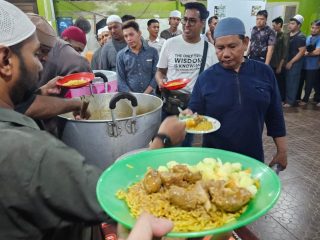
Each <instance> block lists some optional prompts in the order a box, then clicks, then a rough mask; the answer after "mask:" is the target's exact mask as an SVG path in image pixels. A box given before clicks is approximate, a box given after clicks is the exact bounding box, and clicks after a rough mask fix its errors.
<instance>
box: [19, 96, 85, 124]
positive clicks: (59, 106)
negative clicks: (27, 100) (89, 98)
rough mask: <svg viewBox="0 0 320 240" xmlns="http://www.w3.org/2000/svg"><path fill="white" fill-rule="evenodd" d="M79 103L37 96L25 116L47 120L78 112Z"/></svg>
mask: <svg viewBox="0 0 320 240" xmlns="http://www.w3.org/2000/svg"><path fill="white" fill-rule="evenodd" d="M80 109H81V101H79V100H73V99H63V98H59V97H51V96H41V95H37V96H36V98H35V100H34V101H33V103H32V104H31V106H30V107H29V108H28V109H27V111H26V112H25V115H27V116H29V117H31V118H34V119H47V118H51V117H55V116H57V115H59V114H64V113H67V112H73V111H80Z"/></svg>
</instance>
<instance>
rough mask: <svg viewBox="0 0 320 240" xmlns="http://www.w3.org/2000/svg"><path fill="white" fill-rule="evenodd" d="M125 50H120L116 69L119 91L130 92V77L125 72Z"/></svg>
mask: <svg viewBox="0 0 320 240" xmlns="http://www.w3.org/2000/svg"><path fill="white" fill-rule="evenodd" d="M122 53H123V52H122V51H121V52H119V53H118V55H117V62H116V66H117V67H116V71H117V80H118V90H119V92H130V88H129V86H128V82H127V81H128V79H127V76H126V72H125V65H124V59H123V54H122Z"/></svg>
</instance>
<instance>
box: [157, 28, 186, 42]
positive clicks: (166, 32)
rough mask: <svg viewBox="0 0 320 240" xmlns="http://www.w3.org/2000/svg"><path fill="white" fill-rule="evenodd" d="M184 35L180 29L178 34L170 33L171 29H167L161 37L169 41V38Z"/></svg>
mask: <svg viewBox="0 0 320 240" xmlns="http://www.w3.org/2000/svg"><path fill="white" fill-rule="evenodd" d="M180 34H182V31H181V30H180V29H178V30H177V31H176V32H174V33H173V32H170V31H169V29H166V30H163V31H162V32H161V33H160V37H162V38H164V39H166V40H167V39H169V38H172V37H175V36H178V35H180Z"/></svg>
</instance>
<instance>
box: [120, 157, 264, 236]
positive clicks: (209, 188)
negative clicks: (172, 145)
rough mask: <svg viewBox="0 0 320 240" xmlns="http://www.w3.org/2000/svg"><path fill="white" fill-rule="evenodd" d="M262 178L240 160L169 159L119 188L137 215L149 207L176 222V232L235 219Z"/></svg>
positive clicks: (158, 215)
mask: <svg viewBox="0 0 320 240" xmlns="http://www.w3.org/2000/svg"><path fill="white" fill-rule="evenodd" d="M258 187H259V181H258V180H256V179H253V178H252V177H251V171H250V169H247V170H242V166H241V164H240V163H224V164H223V163H222V162H221V161H220V160H219V159H218V160H216V159H212V158H205V159H204V160H202V161H201V162H199V163H198V164H197V165H193V166H190V165H187V164H178V163H177V162H174V161H172V162H169V163H168V164H167V166H160V167H159V168H158V169H157V170H154V169H151V168H149V169H148V170H147V173H146V175H145V176H144V178H143V179H142V180H141V181H139V182H137V183H135V184H133V185H132V186H130V187H129V188H128V190H127V191H126V190H119V191H118V192H117V197H118V198H119V199H123V200H124V201H125V202H126V203H127V205H128V206H129V208H130V212H131V214H132V215H133V216H134V217H138V216H139V215H140V214H141V213H142V212H143V211H147V212H149V213H151V214H153V215H155V216H157V217H163V218H168V219H170V220H172V221H173V222H174V229H173V231H175V232H193V231H203V230H206V229H212V228H216V227H220V226H222V225H224V224H226V223H228V222H230V221H232V220H235V219H236V218H237V217H239V216H240V215H241V213H243V212H244V211H245V210H246V206H247V204H248V202H249V201H250V200H251V199H252V198H253V197H254V196H255V194H256V193H257V189H258Z"/></svg>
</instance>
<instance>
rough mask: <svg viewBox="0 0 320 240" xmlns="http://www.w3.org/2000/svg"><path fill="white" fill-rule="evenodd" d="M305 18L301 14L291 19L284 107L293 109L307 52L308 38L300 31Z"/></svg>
mask: <svg viewBox="0 0 320 240" xmlns="http://www.w3.org/2000/svg"><path fill="white" fill-rule="evenodd" d="M303 20H304V19H303V17H302V16H301V15H299V14H297V15H295V16H294V17H293V18H291V19H290V23H289V25H288V29H289V49H288V55H287V59H286V100H285V104H284V105H283V107H292V106H294V105H295V104H296V100H297V93H298V88H299V82H300V76H301V70H302V66H303V56H304V53H305V51H306V37H305V36H304V35H303V33H302V32H301V31H300V28H301V25H302V23H303Z"/></svg>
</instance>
